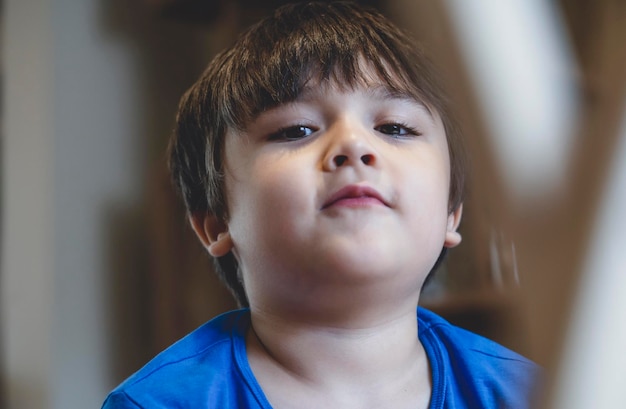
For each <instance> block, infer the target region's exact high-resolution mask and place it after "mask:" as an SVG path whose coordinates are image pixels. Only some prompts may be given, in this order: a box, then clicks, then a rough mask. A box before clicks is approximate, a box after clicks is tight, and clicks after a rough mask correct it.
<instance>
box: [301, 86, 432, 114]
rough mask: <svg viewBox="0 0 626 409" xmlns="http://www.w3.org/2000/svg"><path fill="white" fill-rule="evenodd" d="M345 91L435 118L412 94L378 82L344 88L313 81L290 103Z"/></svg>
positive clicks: (320, 98)
mask: <svg viewBox="0 0 626 409" xmlns="http://www.w3.org/2000/svg"><path fill="white" fill-rule="evenodd" d="M346 91H351V92H358V93H359V94H360V95H361V96H362V98H363V99H367V100H371V101H377V102H386V101H389V102H402V103H407V104H411V105H413V106H415V107H416V108H418V109H420V110H422V111H424V112H425V113H427V114H428V115H429V116H431V117H434V116H437V112H436V111H435V110H434V109H433V108H432V107H430V106H429V105H428V104H425V103H424V102H422V101H421V100H420V99H418V98H416V97H415V96H414V95H413V94H412V93H410V92H408V91H407V90H404V89H397V88H391V87H389V86H388V85H387V84H384V83H381V82H379V81H372V82H367V83H361V84H358V85H352V86H346V85H345V84H341V83H337V82H324V83H320V82H319V81H315V82H312V83H307V85H306V86H305V87H304V88H303V89H302V91H301V92H300V93H299V94H298V96H297V97H296V98H295V99H294V101H292V102H311V101H320V100H324V99H326V98H328V97H329V96H332V95H333V94H334V93H342V92H346Z"/></svg>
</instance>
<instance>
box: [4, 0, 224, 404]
mask: <svg viewBox="0 0 626 409" xmlns="http://www.w3.org/2000/svg"><path fill="white" fill-rule="evenodd" d="M3 7H4V11H3V13H4V16H3V17H4V23H3V30H4V32H3V44H2V50H3V53H4V55H3V60H4V67H3V74H4V78H3V80H4V90H3V103H4V112H3V116H4V120H3V121H4V123H3V129H2V143H3V147H2V165H3V166H2V187H3V195H2V196H3V201H2V206H1V207H2V224H3V231H2V254H1V262H2V265H1V267H2V270H1V273H0V274H1V276H0V278H1V282H0V290H1V293H0V302H1V305H0V312H1V314H2V315H1V319H2V333H1V341H0V346H1V348H2V371H1V373H2V376H3V380H4V382H3V384H4V397H5V398H6V400H7V402H6V405H5V406H3V407H8V408H33V409H36V408H64V409H65V408H87V407H99V405H100V404H101V402H102V400H103V399H104V397H105V395H106V393H107V391H108V390H109V389H111V388H112V387H113V386H114V385H115V384H117V383H118V382H119V381H121V380H122V379H123V378H124V377H126V376H128V375H129V374H130V373H131V372H132V370H136V369H138V367H139V366H140V365H141V364H143V363H144V362H146V361H147V360H148V359H149V358H150V357H151V356H152V354H153V353H154V345H153V343H152V342H151V339H150V337H151V334H152V333H153V328H152V321H151V319H150V318H151V316H152V314H153V309H152V306H153V303H154V297H153V296H152V295H151V294H153V288H152V283H151V280H152V270H153V269H152V268H151V266H153V265H154V262H152V261H151V260H152V257H153V256H152V255H151V253H150V250H151V248H152V247H153V246H152V244H151V243H152V241H151V239H152V237H151V234H152V233H153V232H154V231H155V229H154V228H153V227H154V226H152V225H153V224H154V223H155V218H154V217H153V216H152V215H153V213H152V210H153V209H154V207H155V206H158V203H155V202H154V197H155V196H154V192H153V191H154V189H152V188H151V186H154V185H155V184H156V185H158V184H159V183H162V182H163V181H165V182H163V183H166V181H167V176H166V170H165V161H164V158H165V155H164V151H165V146H166V143H167V137H168V134H169V129H171V126H172V124H173V119H174V113H175V109H176V104H177V101H178V98H179V96H180V95H181V94H182V92H183V91H184V89H185V88H186V87H188V86H189V85H190V84H191V82H192V81H193V79H194V78H195V77H196V76H197V75H198V73H199V72H200V70H201V69H202V68H203V66H204V64H205V63H206V61H207V59H208V56H209V55H210V54H212V53H213V52H214V50H215V48H216V47H221V42H222V41H223V40H221V38H222V37H219V36H217V37H216V35H215V30H213V31H210V30H207V29H206V28H202V27H199V26H193V25H181V24H178V23H176V22H170V21H167V20H164V19H162V18H160V17H158V16H156V15H154V14H153V13H151V12H150V10H148V9H147V7H145V5H144V4H143V3H142V2H127V1H125V0H108V1H105V0H29V1H21V0H8V1H5V2H4V4H3ZM218 34H219V33H218ZM157 196H158V195H157ZM174 217H179V218H180V220H177V223H179V224H180V225H181V226H183V227H184V218H183V214H182V213H181V214H177V215H175V216H174ZM208 315H209V314H207V316H208ZM0 406H2V405H1V404H0Z"/></svg>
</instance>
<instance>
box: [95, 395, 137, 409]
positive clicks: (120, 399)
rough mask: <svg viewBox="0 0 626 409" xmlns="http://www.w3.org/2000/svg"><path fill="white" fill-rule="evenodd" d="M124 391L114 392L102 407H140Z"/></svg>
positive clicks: (105, 408) (135, 408) (113, 408)
mask: <svg viewBox="0 0 626 409" xmlns="http://www.w3.org/2000/svg"><path fill="white" fill-rule="evenodd" d="M140 408H141V406H139V405H138V404H137V403H135V402H134V401H133V400H132V399H130V398H129V397H128V395H126V394H125V393H124V392H113V393H111V394H110V395H109V396H108V397H107V399H106V400H105V401H104V403H103V404H102V409H140Z"/></svg>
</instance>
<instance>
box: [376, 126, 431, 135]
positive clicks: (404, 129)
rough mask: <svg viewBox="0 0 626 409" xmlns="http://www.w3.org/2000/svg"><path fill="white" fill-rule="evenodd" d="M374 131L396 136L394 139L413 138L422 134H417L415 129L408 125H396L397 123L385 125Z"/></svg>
mask: <svg viewBox="0 0 626 409" xmlns="http://www.w3.org/2000/svg"><path fill="white" fill-rule="evenodd" d="M374 129H376V130H377V131H378V132H380V133H382V134H385V135H390V136H394V137H398V136H411V135H419V134H420V133H419V132H417V131H416V130H415V129H413V128H411V127H410V126H408V125H404V124H396V123H392V124H383V125H380V126H377V127H376V128H374Z"/></svg>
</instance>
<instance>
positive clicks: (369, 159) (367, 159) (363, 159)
mask: <svg viewBox="0 0 626 409" xmlns="http://www.w3.org/2000/svg"><path fill="white" fill-rule="evenodd" d="M361 162H363V163H364V164H365V165H371V164H373V163H374V156H373V155H370V154H367V155H363V156H361Z"/></svg>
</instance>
